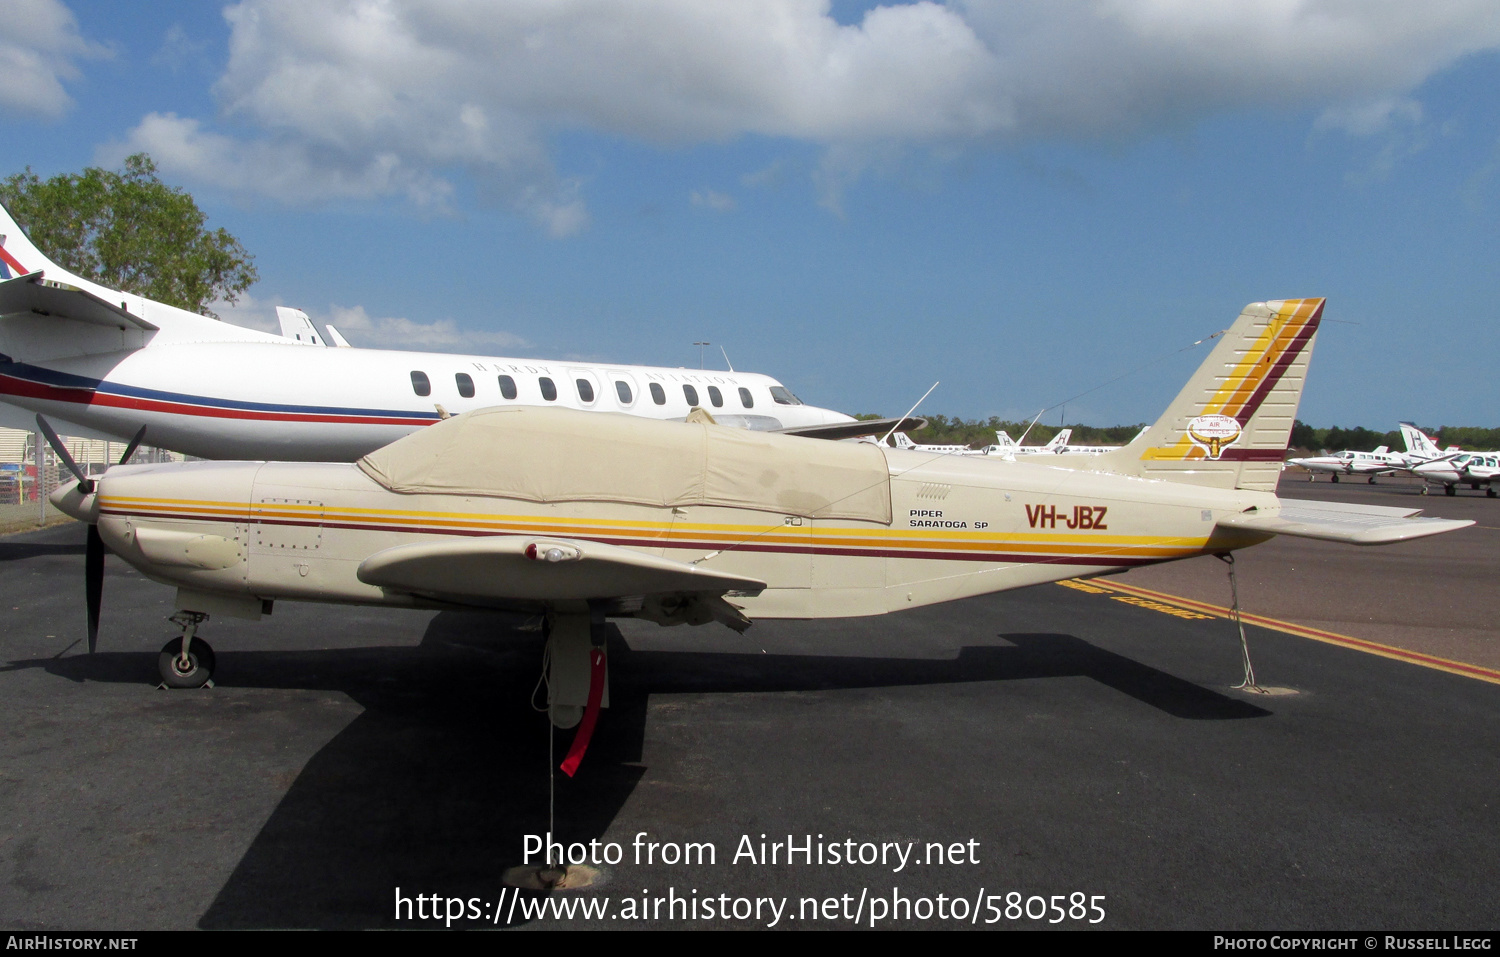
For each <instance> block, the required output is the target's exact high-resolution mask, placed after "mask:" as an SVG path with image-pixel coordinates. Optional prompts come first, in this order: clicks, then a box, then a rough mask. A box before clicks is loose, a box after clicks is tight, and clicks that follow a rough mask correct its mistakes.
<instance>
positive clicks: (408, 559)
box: [358, 535, 766, 631]
mask: <svg viewBox="0 0 1500 957" xmlns="http://www.w3.org/2000/svg"><path fill="white" fill-rule="evenodd" d="M358 575H359V580H360V581H362V582H364V583H365V584H367V585H375V586H377V587H380V588H384V589H386V590H387V591H394V592H400V593H405V594H410V595H417V596H420V597H424V598H431V599H436V600H439V601H447V602H454V603H456V604H468V605H484V604H494V603H506V602H515V603H534V602H537V601H549V602H557V601H579V602H582V601H607V600H612V599H642V600H646V599H656V600H658V601H657V604H658V605H659V606H660V605H666V606H669V607H668V613H669V614H671V613H673V612H674V610H685V614H687V615H688V616H692V615H693V614H694V612H693V611H692V610H691V609H690V608H688V606H690V605H694V604H696V605H697V606H698V607H699V609H700V610H701V616H702V618H703V620H705V621H706V620H708V619H709V618H713V619H717V620H720V621H723V622H724V623H725V624H727V625H729V626H730V627H731V628H735V629H736V630H739V631H743V630H744V629H745V628H747V627H749V625H750V621H749V619H747V618H745V617H744V616H743V615H741V614H740V613H739V611H738V609H736V608H735V607H734V606H733V605H730V604H729V603H728V602H726V601H725V600H724V595H725V593H726V592H736V593H748V594H752V595H755V594H759V593H760V592H761V591H762V590H763V589H764V588H765V587H766V583H765V582H763V581H758V580H756V579H753V578H744V577H741V576H739V575H729V574H725V573H723V572H717V571H713V570H710V569H706V568H702V567H699V566H697V565H689V564H687V563H686V562H679V561H674V560H673V559H670V558H662V557H660V556H657V555H650V554H646V553H644V552H638V551H634V550H632V549H628V548H621V547H619V546H617V545H606V544H604V543H602V542H591V541H583V540H579V539H568V538H544V537H537V536H527V535H498V536H489V537H485V538H467V539H461V540H457V541H443V542H424V543H419V544H415V545H398V546H396V547H395V548H388V549H386V550H384V551H381V552H376V553H375V554H374V555H371V556H370V557H369V558H367V559H365V560H364V561H363V562H362V563H361V564H360V566H359V571H358ZM663 599H664V601H663Z"/></svg>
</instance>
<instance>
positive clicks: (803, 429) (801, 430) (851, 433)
mask: <svg viewBox="0 0 1500 957" xmlns="http://www.w3.org/2000/svg"><path fill="white" fill-rule="evenodd" d="M925 428H927V420H926V419H924V418H922V417H921V416H910V415H909V416H906V417H905V418H900V419H859V420H857V421H854V422H832V423H829V424H827V425H803V426H798V427H796V428H791V429H779V430H778V431H779V432H780V433H781V434H782V435H800V436H803V437H804V438H809V439H857V438H859V437H860V436H863V435H885V434H886V433H887V432H890V431H891V430H892V429H894V430H895V431H897V432H915V431H917V430H918V429H925Z"/></svg>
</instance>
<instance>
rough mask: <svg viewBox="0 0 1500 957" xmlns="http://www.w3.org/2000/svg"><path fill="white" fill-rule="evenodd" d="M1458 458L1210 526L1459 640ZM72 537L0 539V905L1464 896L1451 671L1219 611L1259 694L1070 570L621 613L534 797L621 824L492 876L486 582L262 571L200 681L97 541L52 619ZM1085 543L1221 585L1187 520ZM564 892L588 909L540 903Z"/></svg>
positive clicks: (10, 913) (161, 924)
mask: <svg viewBox="0 0 1500 957" xmlns="http://www.w3.org/2000/svg"><path fill="white" fill-rule="evenodd" d="M1465 493H1466V494H1461V495H1460V496H1459V497H1457V498H1455V499H1445V498H1442V497H1428V498H1426V499H1420V498H1401V497H1400V496H1410V495H1411V494H1412V492H1411V490H1409V489H1408V490H1403V489H1402V488H1400V487H1399V486H1396V485H1390V486H1386V485H1377V486H1373V487H1366V488H1359V487H1356V486H1354V485H1351V484H1350V483H1341V484H1340V485H1339V486H1336V487H1330V486H1328V485H1327V484H1326V483H1316V484H1312V485H1310V486H1309V485H1307V484H1306V483H1297V484H1296V485H1295V486H1292V485H1288V487H1286V488H1284V489H1283V494H1284V495H1291V496H1296V497H1303V498H1307V497H1316V496H1343V497H1347V496H1357V497H1356V498H1354V499H1353V500H1356V501H1367V502H1371V503H1373V504H1411V505H1414V506H1427V507H1428V508H1429V514H1435V515H1441V516H1444V517H1473V518H1478V519H1480V525H1481V526H1484V527H1482V528H1475V529H1467V530H1464V531H1461V532H1457V533H1454V534H1452V535H1449V536H1445V537H1443V538H1440V539H1435V540H1433V542H1434V543H1438V544H1435V545H1434V544H1424V543H1408V544H1404V545H1398V546H1392V547H1391V548H1390V549H1382V550H1376V549H1355V548H1348V547H1342V548H1341V547H1337V546H1327V545H1324V544H1323V543H1316V542H1298V541H1296V540H1291V539H1286V540H1276V541H1274V542H1272V543H1269V544H1267V545H1263V546H1259V547H1258V548H1256V549H1251V550H1248V551H1245V552H1242V553H1240V554H1241V559H1240V563H1239V566H1238V567H1239V574H1240V582H1241V597H1242V599H1244V601H1245V606H1246V609H1247V610H1249V611H1255V612H1259V613H1260V614H1264V615H1270V616H1273V617H1275V616H1285V617H1287V618H1288V619H1289V620H1294V621H1295V620H1298V618H1299V616H1300V617H1301V618H1302V619H1306V620H1303V621H1302V623H1303V624H1314V625H1316V626H1317V627H1320V628H1325V629H1328V630H1330V631H1336V632H1341V633H1342V634H1348V635H1353V636H1356V637H1362V638H1370V639H1371V640H1377V641H1379V640H1385V641H1389V640H1390V639H1391V637H1392V636H1395V637H1397V638H1400V639H1401V640H1403V641H1407V642H1408V643H1409V644H1412V645H1413V646H1423V647H1426V646H1424V645H1423V644H1422V643H1423V642H1424V641H1426V642H1428V643H1429V644H1431V643H1432V642H1439V643H1441V639H1442V638H1443V635H1442V634H1440V633H1442V632H1444V631H1445V629H1446V630H1447V631H1454V630H1464V629H1469V630H1468V631H1465V633H1464V634H1462V635H1459V636H1457V637H1453V636H1449V637H1451V638H1452V639H1453V640H1452V641H1450V642H1449V643H1448V644H1447V645H1444V650H1445V651H1446V652H1448V653H1449V654H1448V656H1453V655H1454V653H1456V652H1464V650H1465V648H1467V649H1470V650H1471V651H1472V652H1473V654H1472V655H1471V656H1470V657H1471V659H1472V658H1474V657H1475V656H1482V654H1488V653H1491V649H1492V639H1493V637H1494V627H1495V626H1494V622H1496V621H1497V614H1496V612H1497V607H1496V604H1497V597H1496V596H1497V591H1496V589H1495V588H1494V585H1495V584H1496V578H1497V574H1500V559H1497V557H1496V550H1495V547H1494V546H1495V544H1496V539H1495V534H1496V529H1495V527H1496V526H1500V521H1497V518H1500V502H1495V501H1491V500H1487V499H1485V498H1483V497H1482V493H1478V494H1477V495H1476V494H1475V493H1472V492H1468V491H1467V490H1465ZM1382 555H1383V556H1384V557H1382ZM82 569H83V529H82V527H81V526H77V525H71V526H60V527H55V528H49V529H44V530H40V531H37V532H32V533H27V534H23V535H18V536H11V537H8V538H4V539H0V601H3V602H4V605H3V606H0V607H4V608H5V609H6V610H7V612H8V614H7V616H6V622H7V627H6V628H5V629H4V633H3V639H0V642H3V644H0V650H3V654H0V661H4V662H7V663H6V664H4V665H0V722H3V727H4V729H5V732H4V734H3V735H0V927H3V928H4V929H7V930H33V931H44V930H148V929H191V928H205V929H221V928H282V927H292V928H301V927H315V928H366V927H375V928H378V927H387V928H389V927H411V928H441V927H444V926H446V925H447V923H448V921H447V919H446V918H447V915H448V914H451V913H452V911H453V908H454V904H453V901H457V902H458V903H457V908H458V911H459V915H458V917H457V919H455V920H453V921H452V926H454V927H488V926H519V927H536V928H563V927H566V928H572V927H591V926H592V927H611V928H625V927H705V928H706V927H762V926H776V927H777V928H787V927H790V928H794V929H795V928H798V927H810V926H817V927H835V928H838V927H851V926H870V925H872V924H873V926H876V927H905V928H915V927H932V928H937V927H959V926H979V927H986V926H989V927H1001V928H1005V927H1023V928H1036V927H1049V926H1055V927H1091V926H1092V927H1104V928H1111V929H1131V928H1134V929H1140V928H1162V929H1165V928H1190V929H1200V930H1226V931H1227V930H1256V929H1259V930H1296V929H1320V930H1333V929H1360V930H1376V929H1384V930H1443V929H1447V930H1457V929H1470V930H1485V929H1488V930H1493V929H1496V928H1497V926H1500V905H1497V904H1496V900H1497V893H1496V892H1497V885H1500V834H1497V829H1496V827H1495V821H1496V816H1497V810H1500V720H1497V718H1500V684H1496V683H1493V682H1490V681H1485V680H1477V679H1476V678H1473V677H1464V676H1460V675H1456V674H1452V673H1448V672H1445V671H1442V670H1437V669H1434V668H1429V667H1421V666H1418V665H1415V664H1411V663H1408V662H1405V661H1400V660H1393V659H1391V658H1388V657H1383V656H1380V655H1375V654H1368V653H1365V652H1362V651H1358V650H1352V649H1350V648H1346V647H1340V646H1338V645H1334V644H1328V643H1325V642H1322V641H1313V640H1308V639H1307V638H1304V637H1298V636H1296V635H1293V634H1288V633H1285V632H1282V631H1278V630H1273V629H1269V628H1259V627H1252V628H1251V629H1250V630H1249V638H1250V645H1251V648H1252V651H1253V655H1254V661H1255V667H1256V670H1257V674H1258V676H1259V678H1260V680H1261V682H1262V683H1263V684H1267V685H1274V686H1279V687H1285V688H1290V689H1293V690H1295V691H1297V692H1298V693H1297V694H1292V695H1283V696H1257V695H1252V694H1248V693H1245V692H1242V691H1235V690H1232V689H1231V685H1233V684H1235V683H1236V682H1237V681H1239V679H1240V676H1241V665H1240V650H1239V642H1238V637H1237V635H1236V632H1235V630H1234V626H1233V625H1232V624H1231V623H1230V622H1229V621H1227V620H1225V619H1223V618H1218V617H1212V616H1207V615H1195V614H1194V613H1192V612H1191V611H1185V610H1181V609H1176V610H1174V607H1175V606H1172V605H1171V604H1170V603H1168V604H1162V603H1153V602H1144V603H1143V602H1140V601H1134V602H1132V601H1129V600H1124V598H1128V597H1129V596H1128V595H1127V596H1124V598H1122V596H1121V595H1120V594H1119V593H1117V592H1113V591H1110V590H1109V589H1108V588H1105V589H1095V590H1091V591H1082V590H1079V589H1076V588H1069V587H1063V586H1059V585H1045V586H1040V587H1037V588H1031V589H1025V590H1020V591H1015V592H1009V593H1005V594H1000V595H994V596H989V597H985V598H979V599H973V600H968V601H963V602H957V603H953V604H948V605H942V606H937V607H932V608H925V609H916V610H913V611H910V612H905V613H901V614H897V615H891V616H887V617H884V618H875V619H858V620H849V621H838V622H761V623H758V624H756V625H755V627H753V628H752V629H751V630H750V631H749V632H748V633H747V634H746V635H744V636H738V635H735V634H734V633H732V632H730V631H728V630H726V629H722V628H719V627H717V626H710V627H705V628H698V629H687V628H675V629H663V628H658V627H656V626H654V625H649V624H641V623H636V622H625V623H622V624H621V625H620V627H619V632H618V634H616V635H614V636H613V637H612V640H611V645H610V654H611V695H612V707H611V708H610V709H608V710H607V711H606V712H605V713H604V715H603V719H602V721H601V723H600V728H599V731H598V733H597V735H596V736H595V739H594V742H593V745H592V747H591V749H590V751H589V753H588V755H587V757H586V758H585V759H584V762H583V766H582V769H581V770H580V771H579V773H578V775H577V777H576V778H574V779H571V780H569V779H567V778H565V777H562V776H561V775H558V776H557V779H556V811H555V813H556V834H557V837H558V839H559V840H561V841H562V842H564V843H579V844H587V842H590V841H595V842H598V843H597V844H596V852H597V853H599V854H601V855H603V854H612V853H616V852H617V853H618V855H619V861H618V863H613V864H607V865H605V866H603V867H602V868H600V880H601V882H600V884H599V885H598V886H596V887H595V888H593V889H590V890H584V891H571V892H560V891H555V892H552V893H550V894H547V893H539V892H519V893H518V892H516V891H514V890H512V889H511V888H509V887H508V886H507V885H506V884H505V883H504V882H503V881H502V875H503V873H504V871H505V870H506V869H507V868H508V867H511V866H513V865H516V864H519V863H521V861H522V856H523V851H524V848H525V841H526V836H527V835H539V834H542V833H543V832H545V831H546V829H547V819H548V787H549V776H548V768H549V755H548V746H549V742H548V737H549V735H548V731H547V725H546V723H545V719H544V718H543V717H542V716H541V715H539V714H537V713H536V712H535V711H533V710H532V709H531V707H530V705H529V703H528V702H529V699H530V695H531V693H532V690H533V688H534V686H535V684H536V681H537V677H538V674H539V668H540V653H541V649H540V638H539V636H538V635H537V634H535V633H533V632H526V631H524V630H521V629H520V628H519V626H520V625H521V622H520V621H519V620H518V619H512V618H501V617H495V616H486V615H479V614H461V613H451V612H444V613H437V614H434V613H426V612H423V613H418V612H387V611H374V610H370V609H360V608H335V607H324V606H312V605H294V604H278V605H277V608H276V612H275V614H274V616H272V617H271V618H268V619H265V620H263V621H261V622H258V623H251V622H236V621H231V620H222V621H221V620H218V619H215V620H213V621H211V622H209V623H208V625H206V626H205V630H204V632H203V633H204V635H205V637H207V638H208V640H210V641H211V642H212V643H213V645H214V648H215V650H216V651H217V653H218V672H217V675H216V678H217V686H216V687H214V688H212V689H205V690H201V691H187V692H184V691H178V692H167V691H160V690H157V689H156V686H155V681H156V678H155V673H156V656H157V652H158V650H159V649H160V647H161V646H162V644H163V642H165V641H166V640H167V639H168V638H169V637H170V636H171V635H172V634H173V633H174V629H173V628H172V627H171V626H170V625H168V624H167V623H166V622H165V621H164V620H163V619H164V618H165V616H166V615H168V614H170V612H171V608H170V600H171V592H170V590H169V589H168V588H166V587H164V586H160V585H156V584H154V583H151V582H149V581H146V580H145V579H143V578H141V577H140V576H139V575H138V574H136V573H135V572H134V571H133V570H131V569H130V568H129V567H128V566H126V565H125V564H124V562H122V561H119V560H111V561H110V562H109V563H108V566H107V575H106V583H105V594H104V603H105V604H104V617H103V625H102V629H101V631H102V634H101V641H100V649H99V652H98V653H97V654H95V655H92V656H89V655H87V654H85V653H84V648H83V641H82V637H81V636H82V632H83V608H82V575H83V571H82ZM1285 569H1296V571H1295V572H1290V571H1286V570H1285ZM1148 575H1149V576H1155V577H1150V578H1149V579H1147V578H1146V577H1145V576H1148ZM1114 581H1118V582H1119V583H1121V584H1128V583H1129V582H1131V581H1138V582H1139V583H1143V584H1144V585H1145V587H1148V588H1152V589H1156V590H1158V591H1162V592H1171V593H1173V594H1178V595H1184V596H1188V597H1198V598H1199V599H1200V600H1202V601H1207V602H1212V603H1218V604H1227V600H1228V599H1227V588H1225V586H1224V584H1223V582H1224V579H1223V569H1222V567H1220V566H1219V563H1217V562H1215V561H1214V560H1212V559H1197V560H1194V561H1193V562H1187V563H1181V564H1179V565H1175V566H1164V567H1162V568H1160V569H1155V570H1150V571H1148V572H1132V573H1130V574H1129V575H1126V576H1121V577H1120V578H1119V579H1105V580H1102V583H1103V584H1105V585H1108V584H1109V583H1110V582H1114ZM1174 588H1176V590H1175V591H1174ZM1194 589H1197V590H1198V593H1197V594H1195V593H1194ZM1215 589H1218V590H1219V592H1220V593H1218V594H1214V593H1212V592H1214V590H1215ZM1434 595H1439V596H1442V597H1441V599H1440V600H1439V599H1434V598H1433V596H1434ZM1402 596H1414V597H1413V598H1412V600H1402ZM1116 599H1121V600H1116ZM1450 599H1451V602H1452V603H1454V604H1453V607H1452V608H1450V607H1449V604H1450ZM1403 608H1404V609H1407V610H1408V611H1410V613H1411V614H1410V615H1404V614H1403V612H1402V609H1403ZM1433 608H1440V609H1441V610H1442V611H1441V615H1440V616H1439V620H1437V621H1435V622H1434V621H1433V620H1432V615H1430V614H1426V612H1428V611H1431V610H1432V609H1433ZM1419 612H1420V613H1421V614H1419ZM1423 615H1425V617H1423ZM1486 623H1488V624H1486ZM1469 624H1473V627H1472V628H1469ZM1382 629H1384V630H1382ZM1375 632H1379V634H1378V635H1376V634H1374V633H1375ZM1487 636H1488V637H1487ZM1480 663H1483V662H1482V661H1481V662H1480ZM570 740H571V732H560V733H558V734H557V736H556V742H555V747H556V751H555V754H554V756H553V758H552V760H560V759H561V757H562V754H563V753H564V751H565V750H566V748H567V746H568V743H569V741H570ZM642 834H644V835H645V836H644V837H640V838H638V835H642ZM761 835H765V837H764V845H765V848H764V854H763V853H762V840H763V839H762V837H761ZM789 838H790V843H791V844H792V845H794V846H795V847H797V848H800V847H803V846H810V847H811V852H810V853H811V855H812V856H813V862H812V863H805V862H804V861H803V860H802V852H801V851H800V850H799V851H797V852H796V853H794V854H793V855H792V856H793V858H794V859H793V861H792V862H791V863H788V862H787V854H786V849H785V847H782V848H779V849H773V847H772V845H774V844H776V843H777V842H780V843H781V844H782V845H785V844H787V843H789ZM809 842H810V844H809ZM651 843H655V844H657V845H659V846H658V847H656V848H648V845H649V844H651ZM689 843H692V844H696V845H698V848H697V852H696V855H695V856H694V859H693V860H691V861H690V862H682V861H681V860H680V859H678V858H675V857H674V855H677V854H682V853H684V846H685V845H687V844H689ZM939 845H940V847H939ZM710 846H711V847H712V850H713V860H712V862H709V861H708V860H707V855H708V848H709V847H710ZM903 848H908V849H909V853H910V854H911V857H909V858H908V859H907V860H906V862H905V864H904V865H902V863H901V860H900V857H899V855H900V853H901V852H902V849H903ZM820 849H821V851H822V854H823V862H822V863H821V864H819V863H818V862H817V857H816V855H817V854H818V853H819V850H820ZM648 850H649V852H650V854H651V857H652V862H651V863H646V862H645V854H646V853H647V852H648ZM773 850H774V852H775V854H776V859H775V860H774V861H771V860H767V859H766V858H767V857H769V856H770V854H771V853H772V852H773ZM939 851H940V852H941V855H940V859H939ZM736 852H740V853H738V854H737V853H736ZM835 852H836V853H837V854H838V855H839V857H840V861H839V862H834V861H833V860H832V859H831V858H832V856H833V854H834V853H835ZM851 854H852V855H853V856H854V857H855V858H856V859H858V858H859V857H860V855H861V854H863V855H864V856H865V857H866V858H870V857H876V858H877V862H875V863H859V862H856V863H852V864H848V863H843V862H842V858H843V857H844V856H846V855H851ZM882 855H883V856H884V862H883V863H881V862H879V860H878V858H879V857H880V856H882ZM663 856H668V857H673V858H674V859H677V860H678V862H677V863H661V858H662V857H663ZM398 888H399V890H398ZM428 895H436V898H437V900H436V901H434V900H432V899H429V896H428ZM1007 895H1015V896H1007ZM1054 895H1061V896H1060V897H1058V898H1057V899H1056V900H1054ZM1070 895H1072V896H1070ZM402 898H404V899H405V900H406V901H408V902H409V903H406V904H404V905H402V904H401V903H400V902H401V900H402ZM450 899H451V900H450ZM579 902H593V903H592V904H590V906H603V907H605V908H607V909H606V910H605V911H604V912H603V913H602V914H595V915H593V916H590V917H585V916H581V915H580V914H578V913H575V914H574V915H573V916H572V917H568V916H566V915H565V914H564V915H562V916H559V914H558V912H556V911H552V910H548V909H547V908H553V907H564V908H566V907H577V906H581V905H580V903H579ZM778 904H779V905H780V908H781V909H780V910H779V911H778V910H777V909H776V908H777V905H778ZM403 908H404V909H403ZM537 908H542V910H537ZM1028 908H1029V909H1030V913H1031V915H1032V916H1029V917H1028V916H1027V914H1026V911H1027V910H1028ZM724 911H728V912H729V916H727V917H726V916H723V912H724ZM882 911H883V914H882ZM434 912H436V913H437V914H438V915H439V916H438V918H437V919H433V918H432V916H431V915H432V914H433V913H434ZM1039 913H1040V915H1041V916H1039V917H1038V916H1036V915H1038V914H1039ZM924 915H925V916H924ZM638 918H645V919H638ZM1051 921H1056V923H1051Z"/></svg>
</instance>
